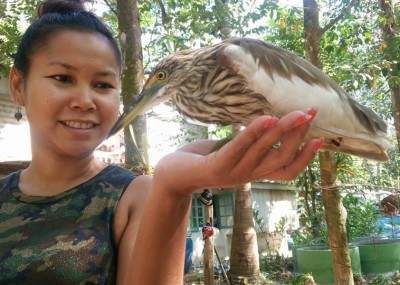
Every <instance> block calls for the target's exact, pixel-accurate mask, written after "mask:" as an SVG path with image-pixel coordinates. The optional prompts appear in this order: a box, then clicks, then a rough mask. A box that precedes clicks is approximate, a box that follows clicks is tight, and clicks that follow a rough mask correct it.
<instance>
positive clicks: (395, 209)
mask: <svg viewBox="0 0 400 285" xmlns="http://www.w3.org/2000/svg"><path fill="white" fill-rule="evenodd" d="M380 203H381V206H382V210H383V212H384V214H386V215H389V216H393V215H396V214H398V213H399V210H400V195H399V194H390V195H388V196H386V197H385V198H383V199H382V200H381V202H380Z"/></svg>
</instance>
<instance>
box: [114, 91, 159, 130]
mask: <svg viewBox="0 0 400 285" xmlns="http://www.w3.org/2000/svg"><path fill="white" fill-rule="evenodd" d="M156 96H157V90H154V89H153V88H148V89H146V88H145V89H143V90H142V92H140V94H139V95H138V96H136V97H135V99H134V100H133V102H132V103H131V105H130V106H129V107H128V109H126V110H125V111H124V112H123V113H122V114H121V116H119V118H118V120H117V122H116V123H115V124H114V126H113V127H112V128H111V131H110V132H109V133H108V137H111V136H113V135H115V134H116V133H117V132H119V131H120V130H121V129H123V128H125V127H126V126H127V125H128V124H129V123H130V122H132V121H133V120H134V119H135V118H136V117H137V116H138V115H140V114H142V113H143V112H144V111H146V107H147V106H149V105H151V102H152V101H154V98H155V97H156Z"/></svg>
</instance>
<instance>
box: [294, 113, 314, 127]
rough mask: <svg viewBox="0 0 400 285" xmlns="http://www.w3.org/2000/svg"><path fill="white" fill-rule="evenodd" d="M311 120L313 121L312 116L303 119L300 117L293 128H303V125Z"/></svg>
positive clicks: (307, 115)
mask: <svg viewBox="0 0 400 285" xmlns="http://www.w3.org/2000/svg"><path fill="white" fill-rule="evenodd" d="M310 119H312V116H311V115H310V114H305V115H303V116H301V117H298V118H297V119H296V121H294V123H293V126H294V127H298V126H301V125H303V124H305V123H307V122H308V121H309V120H310Z"/></svg>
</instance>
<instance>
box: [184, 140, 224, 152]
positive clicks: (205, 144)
mask: <svg viewBox="0 0 400 285" xmlns="http://www.w3.org/2000/svg"><path fill="white" fill-rule="evenodd" d="M217 143H218V141H216V140H206V139H205V140H198V141H195V142H192V143H189V144H186V145H184V146H181V147H179V148H178V149H177V150H176V151H183V152H190V153H195V154H200V155H207V154H209V153H210V151H211V150H212V149H213V148H214V146H215V144H217Z"/></svg>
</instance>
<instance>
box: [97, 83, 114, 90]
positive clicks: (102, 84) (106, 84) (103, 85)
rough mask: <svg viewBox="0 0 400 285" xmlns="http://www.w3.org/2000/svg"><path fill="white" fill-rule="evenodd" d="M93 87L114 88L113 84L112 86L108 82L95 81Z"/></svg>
mask: <svg viewBox="0 0 400 285" xmlns="http://www.w3.org/2000/svg"><path fill="white" fill-rule="evenodd" d="M95 87H96V88H99V89H109V88H114V86H112V85H111V84H108V83H105V82H104V83H97V84H96V85H95Z"/></svg>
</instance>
